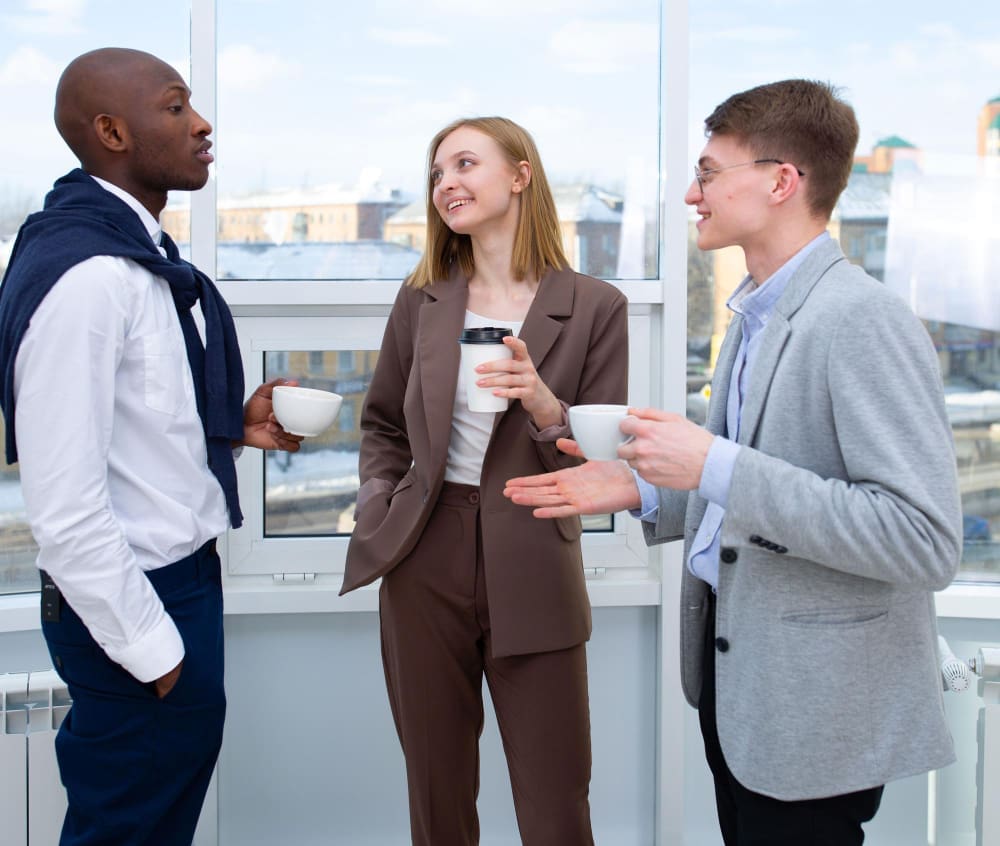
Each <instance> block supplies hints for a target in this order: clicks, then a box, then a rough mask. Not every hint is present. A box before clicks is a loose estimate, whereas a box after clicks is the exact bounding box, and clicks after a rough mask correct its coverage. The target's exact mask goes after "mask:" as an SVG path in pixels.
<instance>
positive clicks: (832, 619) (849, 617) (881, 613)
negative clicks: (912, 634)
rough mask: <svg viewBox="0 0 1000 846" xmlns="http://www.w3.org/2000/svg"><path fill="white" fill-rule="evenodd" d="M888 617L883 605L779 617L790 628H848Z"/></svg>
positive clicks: (794, 613)
mask: <svg viewBox="0 0 1000 846" xmlns="http://www.w3.org/2000/svg"><path fill="white" fill-rule="evenodd" d="M888 616H889V609H888V608H886V607H885V606H884V605H845V606H838V607H834V608H821V609H810V610H801V611H788V612H786V613H784V614H782V615H781V622H782V623H785V624H786V625H790V626H800V627H804V628H810V627H819V626H823V627H839V626H843V627H849V626H864V625H868V624H870V623H878V622H882V621H883V620H885V619H886V618H887V617H888Z"/></svg>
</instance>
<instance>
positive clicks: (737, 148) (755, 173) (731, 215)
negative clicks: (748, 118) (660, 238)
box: [684, 135, 778, 250]
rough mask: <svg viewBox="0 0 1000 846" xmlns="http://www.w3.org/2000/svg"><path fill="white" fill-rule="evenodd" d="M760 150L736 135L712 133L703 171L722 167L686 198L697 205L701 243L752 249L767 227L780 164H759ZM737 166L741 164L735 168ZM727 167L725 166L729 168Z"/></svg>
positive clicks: (694, 184)
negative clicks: (755, 151) (756, 155)
mask: <svg viewBox="0 0 1000 846" xmlns="http://www.w3.org/2000/svg"><path fill="white" fill-rule="evenodd" d="M753 160H754V154H753V152H752V151H751V150H750V149H749V148H748V147H747V146H745V145H744V144H742V143H740V142H739V141H738V140H736V139H735V138H733V137H731V136H726V135H712V137H711V138H709V141H708V143H707V144H706V145H705V148H704V149H703V150H702V153H701V157H700V158H699V159H698V167H699V168H700V169H701V170H703V171H711V170H715V169H717V168H718V169H720V170H719V172H718V173H711V174H708V175H707V176H705V177H704V178H703V179H702V185H699V184H698V180H697V179H694V180H692V181H691V186H690V187H689V188H688V191H687V194H686V195H685V196H684V202H685V203H687V204H688V205H690V206H694V207H695V210H696V211H697V212H698V214H699V216H700V219H699V221H698V224H697V226H698V247H699V249H702V250H717V249H720V248H721V247H732V246H740V247H743V248H744V249H746V248H747V247H748V246H750V245H751V244H752V243H754V241H755V240H757V238H758V237H759V236H760V235H761V234H762V233H763V232H765V231H766V227H767V223H768V220H769V215H768V210H769V203H768V197H769V193H770V190H771V188H772V187H773V184H774V174H775V172H776V169H777V167H778V165H776V164H772V163H763V164H753ZM733 165H739V166H738V167H733ZM723 168H725V169H723Z"/></svg>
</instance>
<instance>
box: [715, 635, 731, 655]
mask: <svg viewBox="0 0 1000 846" xmlns="http://www.w3.org/2000/svg"><path fill="white" fill-rule="evenodd" d="M715 648H716V649H718V650H719V652H728V651H729V641H728V640H726V639H725V638H724V637H717V638H716V639H715Z"/></svg>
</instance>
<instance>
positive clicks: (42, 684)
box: [0, 670, 70, 846]
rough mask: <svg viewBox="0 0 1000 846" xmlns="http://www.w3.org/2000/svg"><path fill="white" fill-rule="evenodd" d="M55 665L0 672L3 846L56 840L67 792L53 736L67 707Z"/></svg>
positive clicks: (0, 820) (30, 845) (40, 845)
mask: <svg viewBox="0 0 1000 846" xmlns="http://www.w3.org/2000/svg"><path fill="white" fill-rule="evenodd" d="M69 706H70V698H69V694H68V692H67V691H66V685H65V684H64V683H63V681H62V679H60V678H59V676H58V675H56V672H55V670H46V671H44V672H38V673H7V674H5V675H0V772H2V773H3V777H2V779H0V783H2V784H3V787H2V789H0V825H2V826H3V842H4V844H5V846H52V844H54V843H58V842H59V832H60V830H61V829H62V822H63V817H64V816H65V814H66V791H65V790H64V789H63V786H62V783H61V782H60V781H59V769H58V767H57V766H56V752H55V743H54V741H55V737H56V731H57V730H58V728H59V726H60V725H61V724H62V721H63V718H64V717H65V716H66V713H67V712H68V711H69Z"/></svg>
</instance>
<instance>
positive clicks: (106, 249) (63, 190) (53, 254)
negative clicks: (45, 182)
mask: <svg viewBox="0 0 1000 846" xmlns="http://www.w3.org/2000/svg"><path fill="white" fill-rule="evenodd" d="M163 247H164V248H165V249H166V251H167V257H166V258H164V256H163V255H162V254H161V253H160V251H159V250H158V249H157V248H156V245H155V244H153V242H152V240H151V239H150V237H149V233H148V232H147V231H146V227H145V226H144V225H143V223H142V221H141V220H140V219H139V216H138V215H137V214H136V213H135V212H134V211H133V210H132V209H131V208H129V206H128V205H127V204H126V203H124V202H123V201H122V200H121V199H119V198H118V197H116V196H115V195H114V194H112V193H111V192H110V191H106V190H104V188H102V187H101V186H100V185H98V184H97V182H95V181H94V180H93V179H92V178H91V177H90V176H88V175H87V174H86V173H84V172H83V171H82V170H80V169H76V170H72V171H70V172H69V173H68V174H66V176H64V177H62V178H61V179H59V180H58V181H57V182H56V183H55V185H54V186H53V188H52V190H51V191H50V192H49V194H48V196H47V197H46V198H45V205H44V207H43V210H42V211H40V212H36V213H35V214H32V215H30V216H29V217H28V218H27V220H25V222H24V224H23V225H22V227H21V231H20V232H19V233H18V235H17V240H16V241H15V242H14V250H13V253H12V254H11V258H10V264H9V266H8V267H7V272H6V274H5V275H4V279H3V283H2V285H0V377H2V380H3V381H2V384H0V409H2V410H3V414H4V417H5V418H6V421H7V432H6V445H5V446H6V453H7V462H8V463H10V464H13V463H14V462H15V461H17V442H16V440H15V436H14V361H15V358H16V357H17V351H18V348H19V347H20V345H21V340H22V338H23V337H24V333H25V332H26V331H27V330H28V325H29V323H30V322H31V317H32V315H33V314H34V313H35V309H37V308H38V306H39V304H40V303H41V302H42V300H43V299H44V298H45V295H46V294H48V292H49V291H50V290H52V287H53V286H54V285H55V284H56V282H57V281H58V280H59V278H60V277H61V276H62V275H63V274H64V273H65V272H66V271H67V270H69V269H70V268H71V267H73V266H74V265H77V264H79V263H80V262H82V261H85V260H86V259H88V258H91V257H93V256H115V257H120V258H127V259H131V260H132V261H134V262H136V263H137V264H140V265H142V266H143V267H145V268H146V269H147V270H149V271H150V272H151V273H153V274H155V275H157V276H160V277H162V278H163V279H165V280H166V281H167V283H168V284H169V285H170V291H171V293H172V294H173V298H174V304H175V305H176V306H177V314H178V317H179V319H180V323H181V329H182V330H183V332H184V340H185V344H186V345H187V349H188V360H189V361H190V363H191V365H192V376H193V378H194V384H195V394H196V396H197V402H198V413H199V414H200V415H201V419H202V425H203V426H204V429H205V442H206V446H207V449H208V464H209V467H210V468H211V470H212V472H213V473H214V474H215V476H216V478H217V479H218V480H219V484H220V485H221V486H222V490H223V491H224V493H225V495H226V505H227V506H228V508H229V519H230V522H231V524H232V526H233V528H237V527H238V526H240V525H241V524H242V522H243V514H242V513H241V511H240V505H239V496H238V494H237V490H236V466H235V463H234V461H233V450H232V442H233V441H238V440H242V439H243V363H242V360H241V358H240V348H239V344H238V343H237V340H236V327H235V326H234V324H233V318H232V315H231V314H230V312H229V307H228V306H227V305H226V302H225V300H223V298H222V295H221V294H220V293H219V291H218V289H217V288H216V287H215V285H213V284H212V280H210V279H209V278H208V277H207V276H206V275H205V274H204V273H202V272H201V271H200V270H198V269H197V268H196V267H195V266H194V265H192V264H191V263H190V262H187V261H184V260H183V259H182V258H181V257H180V256H179V255H178V253H177V247H176V245H175V244H174V242H173V241H171V240H170V238H169V237H168V236H167V235H166V233H164V234H163ZM198 300H201V310H202V314H203V315H204V318H205V336H206V346H205V347H202V344H201V339H200V338H199V337H198V330H197V327H196V326H195V322H194V316H193V315H192V314H191V307H192V306H193V305H194V304H195V302H197V301H198Z"/></svg>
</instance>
